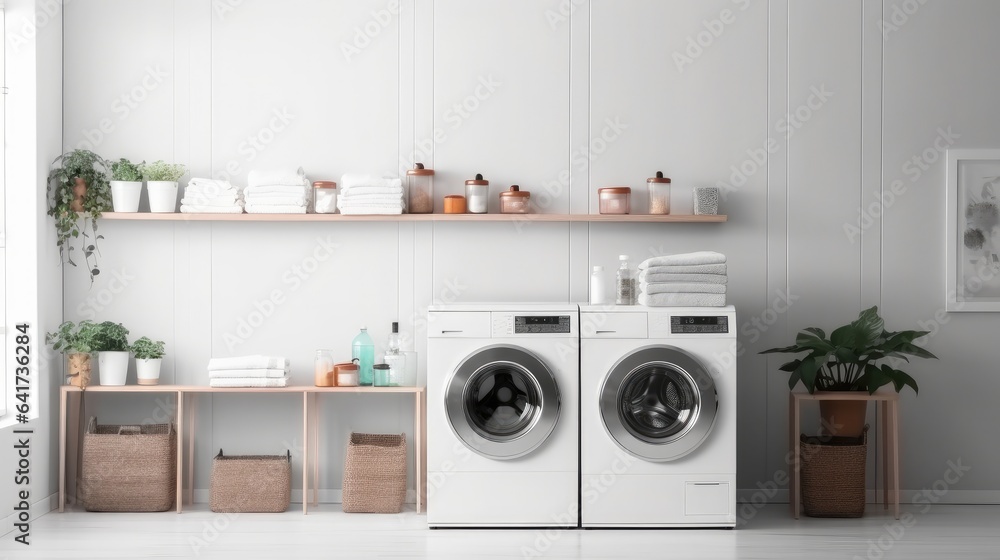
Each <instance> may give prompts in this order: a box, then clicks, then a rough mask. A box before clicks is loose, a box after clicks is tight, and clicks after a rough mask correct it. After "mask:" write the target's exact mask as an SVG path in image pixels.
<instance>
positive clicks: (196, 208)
mask: <svg viewBox="0 0 1000 560" xmlns="http://www.w3.org/2000/svg"><path fill="white" fill-rule="evenodd" d="M181 213H182V214H242V213H243V207H242V206H200V205H197V204H181Z"/></svg>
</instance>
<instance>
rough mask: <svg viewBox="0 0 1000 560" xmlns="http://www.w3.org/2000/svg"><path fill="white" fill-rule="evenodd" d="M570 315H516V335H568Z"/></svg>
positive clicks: (570, 326)
mask: <svg viewBox="0 0 1000 560" xmlns="http://www.w3.org/2000/svg"><path fill="white" fill-rule="evenodd" d="M571 328H572V324H571V323H570V316H569V315H514V334H568V333H569V332H571V331H570V329H571Z"/></svg>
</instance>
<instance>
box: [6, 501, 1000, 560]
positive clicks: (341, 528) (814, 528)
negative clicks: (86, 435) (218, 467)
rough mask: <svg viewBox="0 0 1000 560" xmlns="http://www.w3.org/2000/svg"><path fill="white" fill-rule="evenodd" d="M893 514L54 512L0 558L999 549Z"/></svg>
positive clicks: (993, 528)
mask: <svg viewBox="0 0 1000 560" xmlns="http://www.w3.org/2000/svg"><path fill="white" fill-rule="evenodd" d="M905 511H906V512H908V513H909V514H910V517H906V516H904V519H903V521H906V522H907V524H909V525H910V526H909V527H906V526H905V524H904V523H902V522H897V521H895V520H893V519H892V518H891V517H889V516H887V515H884V514H883V512H882V510H881V506H875V505H869V513H868V514H867V515H866V517H865V518H863V519H810V518H802V519H801V520H799V521H794V520H792V519H791V518H790V517H789V514H788V507H787V506H768V507H765V508H764V509H763V510H761V511H759V512H757V513H756V515H754V516H753V518H752V519H750V520H749V521H748V522H747V523H746V524H745V525H743V526H741V528H739V529H737V530H730V531H726V530H691V531H687V530H642V531H622V530H586V531H581V530H576V531H560V530H554V529H553V530H434V531H431V530H428V529H427V528H426V525H425V517H424V516H422V515H416V514H415V513H412V512H408V513H403V514H401V515H359V514H353V515H349V514H344V513H342V512H340V511H339V505H326V506H321V507H320V508H319V510H318V511H317V512H315V513H310V514H309V515H308V516H303V515H302V514H301V512H299V511H292V512H288V513H284V514H253V515H251V514H243V515H225V514H213V513H211V512H210V511H207V508H206V507H205V506H200V507H199V506H196V507H195V508H194V511H186V512H185V513H183V514H181V515H177V514H176V513H154V514H114V513H112V514H100V513H86V512H68V513H63V514H59V513H50V514H48V515H44V516H42V517H40V518H38V519H36V520H34V522H33V524H32V527H31V545H30V546H28V547H25V546H23V545H20V544H17V543H15V542H13V534H8V535H6V536H5V537H3V539H2V541H0V559H2V560H14V559H17V560H33V559H43V558H44V559H62V558H73V559H78V558H94V559H102V560H103V559H112V558H128V559H130V560H131V559H135V558H232V559H238V560H252V559H267V560H272V559H281V560H292V559H299V558H361V557H378V558H445V559H452V558H453V559H462V560H465V559H474V560H485V559H489V558H536V557H545V558H677V559H709V558H711V559H725V558H760V559H780V558H789V559H792V558H794V559H802V558H808V559H809V560H826V559H831V560H833V559H836V560H856V559H858V558H862V559H872V560H879V559H889V558H906V559H934V560H941V559H955V558H998V557H1000V552H998V551H997V547H998V546H1000V506H945V505H935V506H933V507H932V508H930V509H929V510H928V511H926V512H923V511H921V509H920V508H919V507H907V508H905Z"/></svg>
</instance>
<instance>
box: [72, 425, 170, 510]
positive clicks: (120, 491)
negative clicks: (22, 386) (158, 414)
mask: <svg viewBox="0 0 1000 560" xmlns="http://www.w3.org/2000/svg"><path fill="white" fill-rule="evenodd" d="M82 471H83V472H82V476H81V481H80V484H81V487H80V488H79V490H78V494H79V495H80V497H81V498H82V500H83V504H84V507H85V508H86V509H87V511H127V512H142V511H166V510H168V509H170V508H171V507H173V505H174V498H175V497H176V493H177V431H176V430H175V429H174V425H173V424H150V425H142V426H119V425H113V424H107V425H103V426H102V425H99V424H98V423H97V418H95V417H92V418H91V419H90V421H89V422H88V423H87V431H86V432H85V433H84V434H83V465H82Z"/></svg>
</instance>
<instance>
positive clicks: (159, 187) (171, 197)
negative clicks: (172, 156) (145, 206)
mask: <svg viewBox="0 0 1000 560" xmlns="http://www.w3.org/2000/svg"><path fill="white" fill-rule="evenodd" d="M139 167H140V169H141V170H142V178H143V179H145V180H146V193H147V194H149V211H150V212H173V211H174V210H175V209H176V207H177V181H178V180H179V179H180V178H181V177H183V176H184V173H186V172H187V169H186V168H185V167H184V166H183V165H181V164H179V163H176V164H175V163H164V162H163V160H159V161H154V162H153V163H143V164H142V165H140V166H139Z"/></svg>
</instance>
